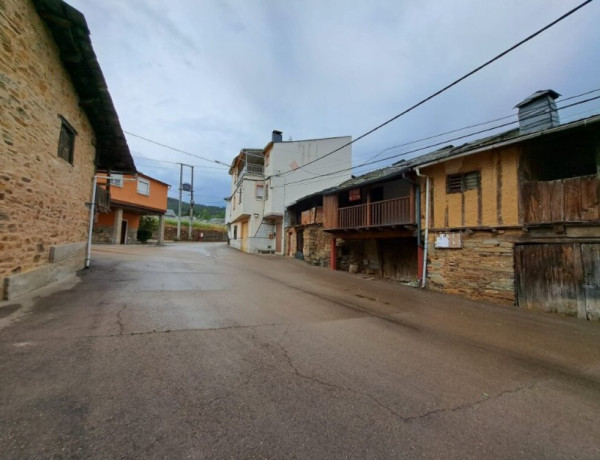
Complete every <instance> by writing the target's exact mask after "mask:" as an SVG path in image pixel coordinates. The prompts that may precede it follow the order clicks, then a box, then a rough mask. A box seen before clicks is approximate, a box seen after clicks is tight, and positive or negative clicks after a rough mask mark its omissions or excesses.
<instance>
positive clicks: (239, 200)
mask: <svg viewBox="0 0 600 460" xmlns="http://www.w3.org/2000/svg"><path fill="white" fill-rule="evenodd" d="M238 203H240V204H241V203H242V187H240V191H239V192H238Z"/></svg>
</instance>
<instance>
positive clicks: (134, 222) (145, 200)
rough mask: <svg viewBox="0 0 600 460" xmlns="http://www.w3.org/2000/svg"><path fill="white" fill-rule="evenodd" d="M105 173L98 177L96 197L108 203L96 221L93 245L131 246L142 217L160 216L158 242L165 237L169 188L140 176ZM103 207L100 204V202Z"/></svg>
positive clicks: (155, 180) (135, 238) (97, 215)
mask: <svg viewBox="0 0 600 460" xmlns="http://www.w3.org/2000/svg"><path fill="white" fill-rule="evenodd" d="M106 177H107V176H106V174H105V173H100V174H98V176H97V183H98V190H99V192H100V193H98V195H97V196H106V197H107V198H108V202H107V204H105V205H102V206H98V212H97V213H96V216H95V219H94V233H93V242H94V243H111V244H131V243H135V242H136V241H137V231H138V227H139V223H140V217H142V216H158V219H159V231H158V242H159V244H161V243H162V241H163V237H164V216H165V213H166V212H167V194H168V192H169V187H170V186H169V185H168V184H166V183H164V182H162V181H159V180H158V179H154V178H153V177H150V176H147V175H145V174H142V173H140V172H138V173H137V174H135V175H131V174H125V175H123V174H116V173H111V174H110V177H111V179H110V180H107V179H106ZM97 202H99V204H101V200H97Z"/></svg>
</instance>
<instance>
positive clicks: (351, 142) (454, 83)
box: [275, 0, 593, 177]
mask: <svg viewBox="0 0 600 460" xmlns="http://www.w3.org/2000/svg"><path fill="white" fill-rule="evenodd" d="M592 1H593V0H586V1H584V2H583V3H581V4H580V5H578V6H576V7H575V8H573V9H571V10H569V11H568V12H566V13H565V14H563V15H562V16H560V17H559V18H557V19H555V20H554V21H552V22H551V23H549V24H548V25H546V26H544V27H542V28H541V29H539V30H537V31H536V32H534V33H532V34H531V35H529V36H528V37H526V38H524V39H523V40H521V41H519V42H518V43H515V44H514V45H513V46H511V47H510V48H508V49H506V50H505V51H503V52H501V53H500V54H498V55H497V56H495V57H493V58H492V59H490V60H488V61H486V62H484V63H483V64H481V65H480V66H478V67H476V68H475V69H473V70H471V71H470V72H468V73H466V74H465V75H463V76H462V77H460V78H458V79H456V80H454V81H453V82H452V83H450V84H449V85H446V86H444V87H443V88H442V89H440V90H439V91H436V92H435V93H433V94H431V95H430V96H427V97H426V98H425V99H422V100H421V101H419V102H417V103H416V104H414V105H412V106H410V107H409V108H408V109H406V110H404V111H402V112H400V113H399V114H398V115H395V116H393V117H392V118H390V119H389V120H386V121H384V122H383V123H381V124H379V125H377V126H375V127H374V128H372V129H370V130H369V131H367V132H366V133H364V134H361V135H360V136H358V137H357V138H355V139H353V140H351V141H350V142H347V143H345V144H344V145H342V146H340V147H338V148H336V149H334V150H332V151H331V152H328V153H326V154H325V155H323V156H321V157H319V158H316V159H314V160H312V161H309V162H308V163H305V164H303V165H301V166H299V167H298V168H296V169H295V170H293V171H297V170H298V169H301V168H304V167H306V166H308V165H310V164H312V163H315V162H316V161H320V160H322V159H323V158H326V157H328V156H330V155H333V154H334V153H336V152H339V151H340V150H342V149H343V148H345V147H348V146H349V145H352V144H354V143H355V142H357V141H359V140H361V139H363V138H365V137H367V136H368V135H370V134H373V133H374V132H375V131H377V130H379V129H381V128H383V127H384V126H386V125H388V124H390V123H391V122H392V121H394V120H397V119H398V118H400V117H402V116H404V115H406V114H407V113H409V112H412V111H413V110H414V109H416V108H417V107H420V106H421V105H423V104H425V103H426V102H428V101H430V100H431V99H433V98H435V97H437V96H439V95H440V94H442V93H444V92H446V91H447V90H449V89H450V88H452V87H453V86H456V85H457V84H458V83H460V82H462V81H463V80H465V79H467V78H469V77H470V76H471V75H474V74H475V73H477V72H479V71H480V70H482V69H484V68H485V67H487V66H488V65H490V64H492V63H493V62H495V61H497V60H499V59H501V58H502V57H504V56H506V55H507V54H508V53H510V52H511V51H514V50H515V49H517V48H519V47H520V46H522V45H524V44H525V43H527V42H528V41H530V40H532V39H533V38H535V37H537V36H538V35H540V34H541V33H543V32H545V31H546V30H548V29H550V28H551V27H553V26H555V25H556V24H558V23H559V22H561V21H562V20H564V19H566V18H567V17H569V16H571V15H572V14H573V13H575V12H576V11H578V10H580V9H581V8H583V7H584V6H586V5H587V4H588V3H591V2H592ZM293 171H292V170H290V171H285V172H282V173H279V174H276V175H275V176H276V177H278V176H283V175H284V174H289V173H290V172H293Z"/></svg>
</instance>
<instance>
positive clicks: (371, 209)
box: [288, 90, 600, 319]
mask: <svg viewBox="0 0 600 460" xmlns="http://www.w3.org/2000/svg"><path fill="white" fill-rule="evenodd" d="M557 97H558V94H557V93H556V92H554V91H551V90H547V91H538V92H536V93H534V94H533V95H531V96H530V97H528V98H527V99H525V100H524V101H522V102H521V103H519V104H518V105H517V108H518V109H519V127H518V128H515V129H512V130H509V131H506V132H503V133H500V134H498V135H494V136H491V137H488V138H484V139H479V140H476V141H473V142H469V143H467V144H464V145H461V146H459V147H453V146H447V147H444V148H442V149H439V150H437V151H434V152H430V153H427V154H425V155H422V156H420V157H417V158H413V159H410V160H407V161H400V162H398V163H396V164H394V165H392V166H389V167H387V168H382V169H379V170H376V171H372V172H370V173H367V174H364V175H362V176H359V177H356V178H352V179H349V180H347V181H346V182H343V183H341V184H340V185H339V186H337V187H333V188H330V189H326V190H324V191H322V192H321V193H320V194H315V195H312V196H307V197H305V198H304V199H302V200H299V201H298V202H296V203H294V204H293V205H292V206H291V207H290V215H291V216H293V218H294V219H295V220H293V221H292V223H293V224H294V225H293V226H292V227H291V228H290V230H289V231H288V238H289V239H290V241H291V243H290V249H291V252H289V253H288V254H289V255H295V254H296V252H301V253H303V252H306V251H307V250H308V251H309V252H310V254H309V257H311V256H312V253H314V252H316V253H320V254H321V256H320V260H324V259H326V257H327V254H329V258H330V262H329V264H328V265H329V266H330V267H331V268H333V269H335V268H337V267H339V268H341V269H344V270H347V269H349V270H350V271H360V272H363V273H370V274H377V275H380V276H383V277H386V278H391V279H395V280H399V281H416V280H419V281H420V282H421V285H422V286H424V287H425V286H426V287H429V288H431V289H433V290H439V291H443V292H447V293H452V294H459V295H464V296H467V297H470V298H474V299H484V300H490V301H495V302H501V303H507V304H514V305H517V306H521V307H524V308H530V309H537V310H543V311H552V312H559V313H562V314H568V315H574V316H578V317H580V318H588V319H599V318H600V179H599V177H600V116H593V117H589V118H586V119H582V120H578V121H574V122H571V123H565V124H560V120H559V114H558V110H557V108H556V103H555V99H556V98H557ZM320 206H322V209H323V211H322V215H323V219H322V223H321V222H320V221H314V222H312V221H311V222H309V225H305V222H304V213H306V212H309V211H310V210H315V211H316V210H318V209H320V208H319V207H320ZM307 229H310V236H309V238H310V240H311V242H315V241H318V242H320V247H318V248H317V249H315V247H314V244H313V247H309V246H307V244H306V241H305V240H306V238H305V236H304V233H305V232H306V230H307ZM315 232H321V233H324V234H328V235H329V236H330V237H331V238H330V240H326V239H324V238H322V237H318V238H316V237H315V234H316V233H315ZM304 256H305V257H306V254H305V255H304ZM320 264H323V262H320Z"/></svg>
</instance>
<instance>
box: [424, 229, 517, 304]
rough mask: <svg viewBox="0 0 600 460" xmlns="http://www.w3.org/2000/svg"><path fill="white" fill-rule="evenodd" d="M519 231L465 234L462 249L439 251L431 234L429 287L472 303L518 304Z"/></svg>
mask: <svg viewBox="0 0 600 460" xmlns="http://www.w3.org/2000/svg"><path fill="white" fill-rule="evenodd" d="M520 233H521V232H520V231H519V230H507V231H505V232H504V231H500V232H498V233H492V232H488V231H475V232H473V233H468V232H462V233H461V238H462V249H438V248H436V247H435V240H436V236H437V234H436V233H435V232H432V233H430V234H429V253H428V257H427V259H428V264H427V286H428V287H429V288H430V289H433V290H437V291H443V292H446V293H449V294H459V295H463V296H465V297H469V298H472V299H483V300H490V301H493V302H500V303H505V304H510V305H512V304H514V301H515V294H514V256H513V249H514V243H513V240H514V239H515V238H517V237H518V236H519V235H520Z"/></svg>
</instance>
